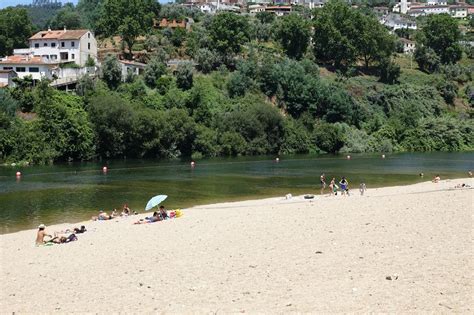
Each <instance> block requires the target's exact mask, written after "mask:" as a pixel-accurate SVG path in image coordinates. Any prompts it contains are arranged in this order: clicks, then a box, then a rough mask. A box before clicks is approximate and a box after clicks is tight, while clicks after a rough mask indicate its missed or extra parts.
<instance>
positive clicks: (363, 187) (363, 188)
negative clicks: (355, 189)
mask: <svg viewBox="0 0 474 315" xmlns="http://www.w3.org/2000/svg"><path fill="white" fill-rule="evenodd" d="M366 190H367V187H366V186H365V183H361V184H360V185H359V191H360V195H361V196H363V195H364V192H365V191H366Z"/></svg>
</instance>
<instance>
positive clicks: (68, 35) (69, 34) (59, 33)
mask: <svg viewBox="0 0 474 315" xmlns="http://www.w3.org/2000/svg"><path fill="white" fill-rule="evenodd" d="M87 32H89V30H52V31H49V30H48V31H41V32H38V33H36V34H35V35H33V36H31V37H30V40H32V39H80V38H81V37H82V36H83V35H84V34H86V33H87Z"/></svg>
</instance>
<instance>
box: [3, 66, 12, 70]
mask: <svg viewBox="0 0 474 315" xmlns="http://www.w3.org/2000/svg"><path fill="white" fill-rule="evenodd" d="M3 70H13V67H3Z"/></svg>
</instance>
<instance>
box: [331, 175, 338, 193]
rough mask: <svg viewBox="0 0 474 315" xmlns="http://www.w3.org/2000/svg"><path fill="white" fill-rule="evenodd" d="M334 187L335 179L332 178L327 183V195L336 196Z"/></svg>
mask: <svg viewBox="0 0 474 315" xmlns="http://www.w3.org/2000/svg"><path fill="white" fill-rule="evenodd" d="M334 186H336V179H335V178H334V177H333V178H332V179H331V182H330V183H329V195H330V196H331V195H333V194H334V193H336V194H337V189H336V190H334Z"/></svg>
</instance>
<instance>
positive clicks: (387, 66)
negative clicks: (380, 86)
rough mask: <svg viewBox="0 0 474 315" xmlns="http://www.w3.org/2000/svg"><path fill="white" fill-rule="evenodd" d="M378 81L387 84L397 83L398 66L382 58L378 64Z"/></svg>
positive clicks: (398, 75)
mask: <svg viewBox="0 0 474 315" xmlns="http://www.w3.org/2000/svg"><path fill="white" fill-rule="evenodd" d="M379 76H380V81H382V82H384V83H388V84H394V83H397V81H398V78H399V77H400V66H399V65H398V64H396V63H395V62H393V61H392V60H390V59H388V58H387V59H383V60H382V61H381V62H380V65H379Z"/></svg>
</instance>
